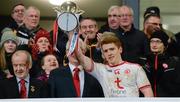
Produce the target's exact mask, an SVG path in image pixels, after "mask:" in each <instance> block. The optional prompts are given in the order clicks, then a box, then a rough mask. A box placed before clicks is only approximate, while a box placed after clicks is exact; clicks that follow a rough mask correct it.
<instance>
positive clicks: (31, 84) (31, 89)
mask: <svg viewBox="0 0 180 102" xmlns="http://www.w3.org/2000/svg"><path fill="white" fill-rule="evenodd" d="M37 88H38V87H37V85H36V84H35V82H34V81H33V80H32V79H31V78H30V81H29V93H28V97H29V98H31V97H37V91H38V89H37Z"/></svg>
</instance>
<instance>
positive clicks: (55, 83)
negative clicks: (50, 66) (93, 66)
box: [48, 43, 104, 98]
mask: <svg viewBox="0 0 180 102" xmlns="http://www.w3.org/2000/svg"><path fill="white" fill-rule="evenodd" d="M66 49H67V50H66V51H67V52H68V49H69V43H67V46H66ZM83 49H84V48H83ZM68 60H69V63H68V65H67V66H66V67H62V68H58V69H55V70H53V71H51V73H50V76H49V80H48V83H49V85H50V91H51V92H50V94H51V97H55V98H57V97H103V96H104V93H103V91H102V87H101V85H100V84H99V82H98V81H97V79H95V78H94V77H93V76H91V75H90V74H88V73H87V72H85V71H84V70H83V68H82V66H81V65H79V62H78V60H77V58H76V56H75V55H74V54H71V55H69V56H68ZM75 67H78V69H79V70H80V71H79V79H80V95H78V93H77V91H76V87H75V84H74V81H73V77H74V76H75V75H74V74H75V72H74V69H75Z"/></svg>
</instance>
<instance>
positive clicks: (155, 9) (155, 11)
mask: <svg viewBox="0 0 180 102" xmlns="http://www.w3.org/2000/svg"><path fill="white" fill-rule="evenodd" d="M149 15H157V16H158V17H160V9H159V8H158V7H157V6H151V7H148V8H147V9H146V11H145V12H144V18H146V17H147V16H149Z"/></svg>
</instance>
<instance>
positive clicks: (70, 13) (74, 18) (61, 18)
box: [54, 1, 84, 55]
mask: <svg viewBox="0 0 180 102" xmlns="http://www.w3.org/2000/svg"><path fill="white" fill-rule="evenodd" d="M54 10H55V12H56V13H57V24H58V27H59V28H60V29H61V30H63V31H64V32H65V33H66V34H69V32H73V36H72V40H71V44H70V49H69V54H68V55H70V54H71V53H72V52H73V51H74V49H75V45H76V42H77V39H78V33H77V32H78V26H79V17H80V15H81V14H83V13H84V11H83V10H80V9H79V7H78V6H77V5H76V4H75V3H74V2H71V1H66V2H64V3H63V4H62V5H61V6H60V7H55V8H54ZM56 35H57V34H56Z"/></svg>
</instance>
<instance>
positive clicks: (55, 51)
mask: <svg viewBox="0 0 180 102" xmlns="http://www.w3.org/2000/svg"><path fill="white" fill-rule="evenodd" d="M11 17H12V19H13V21H12V22H9V25H8V26H7V27H5V28H4V29H3V30H2V31H1V35H0V36H1V40H0V98H1V99H9V98H63V97H179V96H180V93H179V92H180V74H179V73H180V60H179V57H180V36H179V35H180V33H177V34H173V33H172V32H171V31H168V30H165V29H164V28H163V27H162V21H161V16H160V9H159V8H158V7H156V6H152V7H148V8H147V9H146V11H145V13H144V23H143V30H139V29H137V28H135V27H134V24H133V20H134V19H133V9H132V8H131V7H129V6H127V5H122V6H117V5H113V6H111V7H110V8H109V10H108V12H107V24H105V25H103V26H101V27H98V23H97V21H96V20H94V19H92V18H88V17H87V18H83V17H82V18H81V19H80V21H79V26H78V28H77V29H78V40H77V44H76V46H75V50H74V52H73V53H72V54H70V55H69V54H68V52H69V50H70V42H71V40H72V32H69V34H68V35H67V32H66V33H65V32H64V31H63V30H61V29H60V28H58V29H54V28H53V29H52V31H47V30H46V29H44V28H42V27H41V26H40V25H39V21H40V10H39V9H38V8H37V7H34V6H29V7H25V6H24V5H23V4H16V5H15V6H13V9H12V12H11ZM55 34H56V35H57V36H56V37H57V38H56V37H54V36H55ZM55 38H56V39H55Z"/></svg>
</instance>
